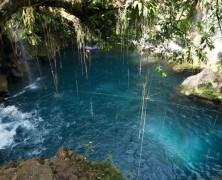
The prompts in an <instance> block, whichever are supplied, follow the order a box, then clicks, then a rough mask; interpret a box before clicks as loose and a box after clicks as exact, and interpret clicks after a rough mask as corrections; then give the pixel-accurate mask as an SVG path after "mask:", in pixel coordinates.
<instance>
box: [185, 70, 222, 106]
mask: <svg viewBox="0 0 222 180" xmlns="http://www.w3.org/2000/svg"><path fill="white" fill-rule="evenodd" d="M181 92H182V93H183V94H185V95H187V96H196V97H199V98H202V99H207V100H212V101H215V102H222V72H215V71H213V70H212V69H211V68H205V69H204V70H202V71H201V72H200V73H199V74H197V75H194V76H190V77H188V78H187V79H185V80H184V81H183V82H182V84H181Z"/></svg>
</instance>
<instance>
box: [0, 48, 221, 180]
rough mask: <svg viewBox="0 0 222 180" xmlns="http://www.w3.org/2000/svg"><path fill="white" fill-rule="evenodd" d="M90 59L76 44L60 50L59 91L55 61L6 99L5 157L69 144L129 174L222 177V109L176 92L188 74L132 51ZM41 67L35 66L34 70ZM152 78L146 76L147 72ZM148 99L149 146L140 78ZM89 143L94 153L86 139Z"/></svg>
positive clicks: (0, 135)
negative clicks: (142, 118)
mask: <svg viewBox="0 0 222 180" xmlns="http://www.w3.org/2000/svg"><path fill="white" fill-rule="evenodd" d="M90 56H91V61H90V63H87V64H88V65H87V67H88V71H87V75H86V73H85V70H84V66H82V64H81V63H80V61H79V60H78V55H77V52H76V51H73V50H66V51H65V52H63V53H61V55H60V58H59V57H58V60H57V66H58V79H59V86H58V94H56V93H55V86H54V83H53V79H52V75H51V70H50V65H49V64H48V63H46V62H45V63H44V62H42V64H41V71H42V75H43V81H44V84H45V86H46V87H47V90H46V89H45V87H44V85H43V83H42V80H41V78H40V76H39V75H38V72H37V70H33V72H34V73H33V74H35V76H34V75H32V82H31V83H29V84H28V83H27V82H26V83H25V82H24V83H20V84H17V85H15V86H14V89H12V90H11V91H12V92H13V95H12V97H11V98H9V99H8V100H7V101H5V102H2V103H1V104H0V149H2V150H1V154H0V162H1V163H3V162H4V161H6V160H20V159H27V158H30V157H33V156H42V157H44V158H49V157H51V156H53V155H54V154H55V153H56V151H57V149H58V148H59V147H60V146H66V147H68V148H71V149H73V150H74V151H76V152H78V153H81V154H83V155H84V156H86V157H87V158H88V159H92V160H96V161H97V160H98V161H102V160H104V159H106V158H107V157H110V156H112V160H113V163H114V164H115V165H116V166H117V167H118V168H120V170H121V171H122V172H123V174H124V176H125V177H126V178H129V179H142V180H143V179H144V180H146V179H152V180H153V179H197V178H201V179H212V178H213V177H215V178H216V177H218V178H221V177H222V111H221V112H220V110H219V109H218V108H217V107H213V106H211V105H210V104H206V103H203V102H198V101H196V100H194V99H189V98H186V97H183V96H181V95H179V94H178V93H176V92H175V86H177V85H179V84H180V83H181V82H182V81H183V80H184V79H185V76H184V75H181V74H175V73H173V72H172V71H171V70H169V69H168V68H166V67H163V69H164V71H165V72H166V73H167V77H165V78H163V77H161V75H160V73H158V72H157V71H156V70H155V68H156V67H157V65H158V62H156V63H146V64H143V66H142V70H141V74H140V72H139V63H138V61H139V59H140V56H138V55H136V54H133V53H129V54H123V53H118V52H101V51H99V50H95V51H92V52H91V55H90ZM35 71H36V72H35ZM146 77H147V78H146ZM146 79H147V83H148V87H149V88H148V93H149V94H148V98H147V108H146V112H147V115H146V124H145V129H144V140H143V150H142V155H141V161H140V170H139V172H140V173H139V177H138V168H139V160H140V148H141V138H139V132H140V130H141V127H140V111H141V95H142V84H143V83H144V81H145V80H146ZM89 143H91V144H92V146H93V148H94V152H91V151H89V149H86V148H85V146H86V145H87V144H89Z"/></svg>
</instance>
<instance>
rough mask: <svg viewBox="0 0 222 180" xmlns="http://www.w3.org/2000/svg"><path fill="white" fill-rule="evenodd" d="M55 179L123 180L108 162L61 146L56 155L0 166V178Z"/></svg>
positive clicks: (18, 179)
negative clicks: (87, 156)
mask: <svg viewBox="0 0 222 180" xmlns="http://www.w3.org/2000/svg"><path fill="white" fill-rule="evenodd" d="M5 179H14V180H29V179H33V180H39V179H41V180H55V179H58V180H60V179H72V180H75V179H76V180H78V179H107V180H112V179H113V180H123V176H122V174H121V173H120V171H119V170H118V169H117V168H116V167H115V166H114V165H110V164H108V163H100V162H92V161H88V160H86V159H85V158H84V157H83V156H81V155H79V154H76V153H75V152H73V151H71V150H69V149H67V148H65V147H61V148H59V150H58V152H57V154H56V156H54V157H52V158H50V159H45V160H42V159H41V158H39V157H37V158H32V159H28V160H25V161H22V162H18V163H13V162H10V163H8V164H6V165H4V166H2V167H0V180H5Z"/></svg>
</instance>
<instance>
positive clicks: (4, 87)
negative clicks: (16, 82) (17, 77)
mask: <svg viewBox="0 0 222 180" xmlns="http://www.w3.org/2000/svg"><path fill="white" fill-rule="evenodd" d="M7 96H9V91H8V81H7V78H6V76H4V75H2V74H0V97H7Z"/></svg>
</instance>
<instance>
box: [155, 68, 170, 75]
mask: <svg viewBox="0 0 222 180" xmlns="http://www.w3.org/2000/svg"><path fill="white" fill-rule="evenodd" d="M155 70H156V71H157V72H158V73H160V75H161V76H162V77H166V76H167V74H166V73H165V72H164V70H163V69H162V67H161V66H160V65H158V66H157V67H156V69H155Z"/></svg>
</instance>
